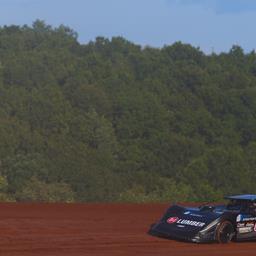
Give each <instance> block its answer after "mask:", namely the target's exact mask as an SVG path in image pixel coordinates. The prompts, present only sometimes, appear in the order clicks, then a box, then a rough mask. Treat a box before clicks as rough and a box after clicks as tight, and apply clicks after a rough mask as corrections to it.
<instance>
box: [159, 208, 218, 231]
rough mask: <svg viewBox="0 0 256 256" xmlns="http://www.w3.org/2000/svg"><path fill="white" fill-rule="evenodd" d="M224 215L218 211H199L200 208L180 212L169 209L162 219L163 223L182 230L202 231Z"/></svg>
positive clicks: (185, 209) (184, 209)
mask: <svg viewBox="0 0 256 256" xmlns="http://www.w3.org/2000/svg"><path fill="white" fill-rule="evenodd" d="M222 213H223V212H216V211H199V209H198V208H183V210H180V211H175V209H174V210H172V209H169V210H168V211H167V213H166V214H165V215H164V216H163V218H162V219H161V222H162V223H164V222H165V223H166V224H167V225H173V226H177V227H181V228H183V227H189V226H190V227H197V228H199V229H202V228H204V227H206V226H207V225H208V224H210V223H211V222H213V221H214V220H216V219H218V218H219V217H220V216H221V215H222Z"/></svg>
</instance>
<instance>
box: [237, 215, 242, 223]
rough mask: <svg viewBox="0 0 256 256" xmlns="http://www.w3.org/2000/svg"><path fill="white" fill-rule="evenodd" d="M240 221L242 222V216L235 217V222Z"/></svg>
mask: <svg viewBox="0 0 256 256" xmlns="http://www.w3.org/2000/svg"><path fill="white" fill-rule="evenodd" d="M240 221H242V215H241V214H238V215H237V217H236V222H240Z"/></svg>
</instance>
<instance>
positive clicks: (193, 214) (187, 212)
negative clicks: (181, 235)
mask: <svg viewBox="0 0 256 256" xmlns="http://www.w3.org/2000/svg"><path fill="white" fill-rule="evenodd" d="M183 214H184V215H190V216H194V217H203V216H202V215H200V214H196V213H193V212H191V211H186V212H184V213H183Z"/></svg>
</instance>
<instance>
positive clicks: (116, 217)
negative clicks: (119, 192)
mask: <svg viewBox="0 0 256 256" xmlns="http://www.w3.org/2000/svg"><path fill="white" fill-rule="evenodd" d="M166 207H167V205H163V204H152V205H149V204H145V205H143V204H140V205H135V204H8V203H2V204H0V255H4V256H10V255H11V256H14V255H15V256H16V255H17V256H24V255H26V256H32V255H33V256H36V255H41V256H43V255H44V256H48V255H52V256H65V255H66V256H72V255H83V256H84V255H90V256H135V255H142V256H143V255H147V256H148V255H154V256H156V255H157V256H167V255H170V256H195V255H210V256H222V255H223V256H224V255H225V256H226V255H227V256H228V255H229V256H238V255H246V256H250V255H251V256H252V255H255V252H256V242H244V243H230V244H227V245H219V244H207V245H204V244H192V243H185V242H177V241H172V240H166V239H160V238H156V237H151V236H149V235H147V233H146V232H147V230H148V227H149V225H150V224H151V223H152V222H154V221H155V220H156V219H158V218H159V217H160V216H161V215H162V213H163V211H164V210H165V209H166Z"/></svg>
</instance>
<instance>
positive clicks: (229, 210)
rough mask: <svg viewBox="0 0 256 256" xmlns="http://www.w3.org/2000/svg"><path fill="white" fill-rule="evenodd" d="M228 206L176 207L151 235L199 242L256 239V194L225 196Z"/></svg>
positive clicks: (169, 209) (162, 219) (172, 208)
mask: <svg viewBox="0 0 256 256" xmlns="http://www.w3.org/2000/svg"><path fill="white" fill-rule="evenodd" d="M225 199H227V200H228V201H229V202H228V203H227V204H226V205H202V206H200V207H193V208H192V207H183V206H179V205H172V206H171V207H170V208H168V209H167V211H166V213H165V214H164V215H163V217H162V218H161V219H160V220H159V221H158V222H156V223H155V224H152V225H151V227H150V230H149V234H151V235H154V236H158V237H165V238H170V239H178V240H186V241H191V242H196V243H203V242H213V241H217V242H219V243H228V242H230V241H231V240H235V241H241V240H253V239H256V195H235V196H227V197H225Z"/></svg>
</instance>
